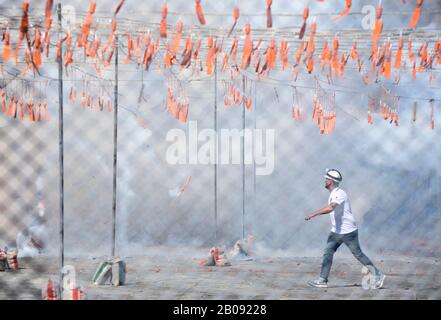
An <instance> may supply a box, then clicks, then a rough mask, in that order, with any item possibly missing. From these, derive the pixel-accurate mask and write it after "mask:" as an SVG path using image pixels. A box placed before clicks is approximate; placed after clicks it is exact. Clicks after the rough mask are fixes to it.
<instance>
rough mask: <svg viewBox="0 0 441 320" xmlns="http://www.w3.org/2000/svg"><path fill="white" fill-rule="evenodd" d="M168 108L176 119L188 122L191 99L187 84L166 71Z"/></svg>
mask: <svg viewBox="0 0 441 320" xmlns="http://www.w3.org/2000/svg"><path fill="white" fill-rule="evenodd" d="M164 77H165V83H166V109H167V112H168V113H169V114H170V115H171V116H172V117H174V118H175V119H177V120H179V121H181V122H183V123H185V122H187V117H188V110H189V105H190V103H189V99H188V95H187V91H186V88H185V86H184V85H183V84H182V83H181V82H180V81H179V80H177V79H172V75H171V73H165V74H164Z"/></svg>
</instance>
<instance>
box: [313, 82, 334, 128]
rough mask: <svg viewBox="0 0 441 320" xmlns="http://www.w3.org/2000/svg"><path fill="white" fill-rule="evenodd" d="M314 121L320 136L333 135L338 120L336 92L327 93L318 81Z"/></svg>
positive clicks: (314, 98)
mask: <svg viewBox="0 0 441 320" xmlns="http://www.w3.org/2000/svg"><path fill="white" fill-rule="evenodd" d="M312 120H313V122H314V123H315V124H316V125H317V126H318V128H319V130H320V134H331V133H332V132H333V131H334V129H335V122H336V120H337V112H336V107H335V92H333V93H330V92H327V91H325V90H324V89H323V88H322V87H321V86H320V84H319V83H318V81H317V80H316V88H315V93H314V96H313V111H312Z"/></svg>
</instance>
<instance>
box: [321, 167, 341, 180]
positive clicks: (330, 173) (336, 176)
mask: <svg viewBox="0 0 441 320" xmlns="http://www.w3.org/2000/svg"><path fill="white" fill-rule="evenodd" d="M324 177H325V178H326V179H330V180H332V181H335V182H341V181H342V180H343V177H342V176H341V173H340V172H339V171H338V170H336V169H326V174H325V175H324Z"/></svg>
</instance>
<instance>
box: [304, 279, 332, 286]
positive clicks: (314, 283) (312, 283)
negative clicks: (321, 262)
mask: <svg viewBox="0 0 441 320" xmlns="http://www.w3.org/2000/svg"><path fill="white" fill-rule="evenodd" d="M308 284H309V285H310V286H311V287H315V288H327V287H328V283H327V282H326V281H325V280H323V279H322V278H319V279H317V280H314V281H308Z"/></svg>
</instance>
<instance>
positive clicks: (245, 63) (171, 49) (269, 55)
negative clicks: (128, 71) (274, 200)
mask: <svg viewBox="0 0 441 320" xmlns="http://www.w3.org/2000/svg"><path fill="white" fill-rule="evenodd" d="M123 4H124V1H120V3H119V4H118V6H117V8H116V10H115V12H114V15H113V18H112V22H111V33H110V35H109V39H108V41H107V43H106V45H105V46H104V48H102V49H101V56H100V55H97V52H98V50H99V48H100V44H101V41H100V39H99V38H98V37H97V36H96V33H95V34H94V35H93V38H94V40H93V41H91V42H90V44H89V45H88V39H89V34H90V31H91V26H92V23H93V14H94V12H95V9H96V1H95V0H93V1H92V2H91V5H90V8H89V11H88V14H87V15H86V17H85V19H84V22H83V24H82V26H81V34H80V35H79V36H78V41H77V45H78V48H82V47H83V48H84V53H85V55H86V56H87V57H90V58H94V57H95V56H96V57H97V60H98V62H101V63H103V64H104V66H108V65H109V64H110V60H111V58H112V56H113V53H114V49H115V33H116V28H117V24H116V15H117V13H118V12H119V11H120V9H121V7H122V5H123ZM271 4H272V1H269V2H268V3H267V5H268V8H267V13H269V14H270V12H271V9H270V7H271ZM421 5H422V2H421V3H419V6H418V7H417V8H416V9H415V10H416V13H415V14H414V17H413V19H412V21H411V26H413V27H415V25H416V22H415V21H418V18H419V13H418V12H420V10H421ZM350 6H351V5H350V4H347V8H346V9H345V11H344V12H342V14H341V15H340V18H341V17H343V16H344V15H346V14H347V12H349V11H348V10H349V9H350ZM28 8H29V5H28V4H27V1H26V0H25V1H24V3H23V18H22V23H21V25H22V26H23V25H25V26H26V25H27V24H28V20H27V11H28ZM197 8H198V9H197V15H198V18H199V20H200V22H201V24H205V22H204V21H205V18H204V17H203V13H202V8H201V3H200V1H199V2H197ZM51 10H52V1H49V0H48V1H47V4H46V34H45V37H44V38H45V43H46V55H48V50H49V42H48V40H47V39H49V31H50V24H51V17H50V16H51ZM381 15H382V7H381V2H380V3H379V6H378V8H377V14H376V16H377V17H376V22H375V28H374V32H373V40H374V41H373V50H372V54H371V56H370V58H369V59H370V60H371V61H372V65H373V72H372V73H373V74H375V69H376V67H380V68H379V69H378V70H377V72H376V79H377V80H378V76H379V75H380V74H382V75H383V76H384V77H385V78H390V60H391V59H390V57H391V44H390V41H389V40H388V41H385V42H384V43H383V46H382V48H381V50H380V48H379V46H378V40H379V36H380V34H381V32H382V28H383V23H382V20H381ZM166 16H167V4H166V3H164V5H163V10H162V19H161V23H160V37H163V38H166V37H167V30H166V28H167V23H166ZM233 17H234V24H233V27H232V29H233V28H234V25H235V24H236V22H237V20H238V18H239V11H238V7H237V6H236V7H235V10H234V13H233ZM308 17H309V9H308V8H307V7H306V8H305V9H304V12H303V24H302V27H301V29H300V32H299V39H303V37H304V34H305V30H306V25H307V19H308ZM23 21H25V22H23ZM26 21H27V22H26ZM268 21H269V22H268V27H270V25H271V26H272V22H271V23H270V21H272V20H271V18H270V17H269V18H268ZM202 22H204V23H202ZM22 26H21V27H20V30H23V31H20V39H21V38H22V37H23V35H26V37H27V39H28V40H29V33H28V32H27V31H26V30H27V29H26V28H24V27H22ZM182 29H183V25H182V21H180V20H179V21H178V23H177V26H176V35H175V38H174V39H173V40H172V41H170V42H169V43H167V49H166V52H165V55H164V68H169V67H170V66H172V65H174V64H180V66H181V68H188V67H189V66H190V65H191V55H192V51H193V40H192V37H191V36H190V37H189V38H187V40H186V45H185V50H184V52H183V54H182V59H181V62H179V61H178V59H177V54H178V50H179V47H180V42H181V38H182ZM310 29H311V30H310V38H309V41H302V42H301V44H300V47H299V49H298V50H297V52H296V55H295V57H296V61H295V64H294V65H293V71H292V73H293V76H294V77H295V79H296V78H297V74H298V67H299V65H300V62H301V58H302V54H303V53H304V52H306V55H305V57H304V59H303V64H305V65H306V67H307V71H308V73H312V71H313V69H314V50H315V47H314V36H315V33H316V23H315V21H313V22H312V24H311V27H310ZM250 30H251V28H250V25H249V23H247V24H246V26H245V33H246V38H245V42H244V46H243V56H242V64H241V68H242V69H247V68H248V67H249V65H250V60H251V57H252V56H253V58H254V65H255V67H256V73H258V75H259V77H260V78H264V73H265V72H268V73H269V70H271V69H272V68H273V67H274V66H275V62H276V55H277V50H278V47H277V44H276V41H275V39H274V38H273V37H272V38H271V40H270V44H269V46H268V48H267V49H266V51H265V54H264V55H265V56H266V57H265V58H266V59H265V63H264V64H263V66H262V67H261V68H260V69H259V67H260V66H261V64H260V62H261V59H260V53H259V52H258V49H259V46H260V44H261V41H262V40H261V38H260V39H259V40H258V41H257V45H256V46H255V47H253V42H252V41H251V37H250ZM126 36H127V48H128V53H127V56H126V58H125V63H129V62H130V61H131V60H132V57H133V55H134V51H135V52H136V53H135V56H136V60H137V62H138V64H140V63H141V62H142V63H143V64H145V65H146V69H147V70H148V68H149V66H150V64H151V61H152V58H153V57H154V56H155V55H156V53H157V51H158V38H157V39H156V42H155V43H153V42H151V39H150V35H147V36H145V35H144V34H143V35H141V36H138V39H137V41H136V50H135V46H134V41H133V39H132V36H131V35H130V34H127V35H126ZM144 36H145V45H144V48H145V49H144V50H145V51H144V57H143V58H142V57H141V55H142V54H141V53H142V42H143V39H144ZM4 38H5V46H4V56H5V60H8V52H9V49H8V46H9V42H10V40H9V39H10V36H9V32H8V30H6V32H5V36H4ZM64 41H65V42H66V55H65V58H64V61H65V66H66V67H67V66H68V65H69V64H71V63H73V47H72V36H71V35H70V34H67V35H66V37H65V38H64V39H63V40H59V41H58V43H57V54H56V60H57V61H58V59H60V54H61V46H62V42H64ZM28 42H29V41H28ZM402 42H403V40H402V37H400V40H399V45H398V47H399V49H398V51H397V54H396V59H395V64H394V68H396V69H400V65H401V59H398V58H401V56H402V53H401V51H402ZM34 44H35V50H34V54H33V55H30V50H29V49H30V47H29V48H28V49H27V50H26V51H27V52H26V54H25V55H26V56H27V58H26V59H25V60H26V61H28V62H32V63H29V64H28V68H27V69H32V66H36V67H37V69H38V67H39V66H40V65H41V57H39V52H41V34H40V31H39V30H38V28H36V30H35V40H34ZM200 44H201V39H198V41H197V49H196V50H195V52H194V56H193V58H194V60H196V59H197V56H198V54H199V50H200ZM213 44H214V45H213ZM411 44H412V43H411V40H410V39H409V43H408V51H409V59H410V60H411V61H413V62H414V66H413V69H412V75H413V77H414V78H416V70H417V68H416V61H415V57H414V55H413V53H412V49H411ZM19 45H20V41H19V43H18V44H17V47H16V50H15V57H16V59H17V57H18V49H19ZM338 47H339V41H338V37H337V36H335V38H334V48H333V51H330V49H329V46H328V43H327V42H326V43H325V46H324V49H323V52H322V54H321V58H320V64H321V67H322V71H323V69H324V66H325V64H326V63H328V67H329V68H328V69H329V75H328V77H331V76H332V69H333V70H334V72H335V75H336V77H337V78H338V76H339V74H341V75H342V76H344V68H345V66H346V63H347V61H348V58H349V55H345V53H343V54H342V56H341V59H340V57H339V54H338ZM109 48H110V50H109ZM237 49H238V42H237V38H235V40H234V41H233V46H232V48H231V50H230V54H231V55H235V53H236V52H237ZM221 51H222V48H221V46H217V45H216V39H214V40H213V37H212V36H210V37H208V49H207V61H206V69H207V74H208V75H211V74H212V73H213V65H214V61H215V60H216V57H217V55H218V54H219V53H220V52H221ZM440 52H441V42H440V41H438V42H437V43H436V44H435V48H434V53H433V54H432V55H430V56H428V44H427V43H426V44H423V45H422V46H421V47H420V49H419V50H418V56H420V57H421V60H420V64H419V67H418V71H420V72H422V71H423V70H424V69H430V68H431V67H432V65H433V61H434V59H435V56H438V59H437V60H438V63H440V61H441V53H440ZM253 54H254V55H253ZM350 56H351V58H352V59H353V60H355V59H357V58H358V52H357V44H356V42H354V44H353V47H352V50H351V54H350ZM228 58H229V57H228V54H225V55H224V58H223V63H222V65H223V67H222V70H223V71H225V70H226V65H227V63H228ZM339 59H340V60H339ZM232 60H235V59H232ZM280 60H281V62H282V68H283V69H286V68H287V65H288V44H287V40H286V39H285V40H282V41H281V42H280ZM358 65H359V71H360V72H361V67H362V65H363V62H362V61H361V59H359V58H358ZM95 66H96V68H97V71H98V73H100V69H99V67H98V65H97V63H95ZM159 68H160V66H159V64H158V70H159ZM363 80H364V81H365V83H366V84H369V83H370V82H371V80H370V79H369V76H368V75H367V74H365V76H364V77H363ZM433 80H434V77H433V75H432V74H431V81H433ZM396 81H399V74H398V75H397V76H396Z"/></svg>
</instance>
